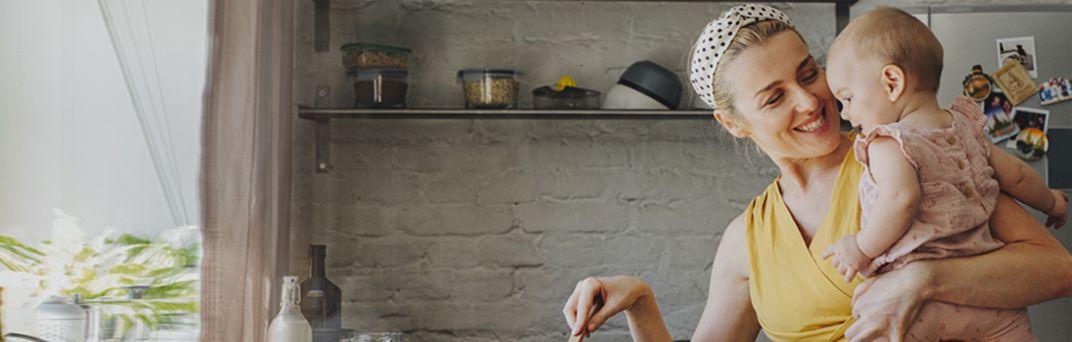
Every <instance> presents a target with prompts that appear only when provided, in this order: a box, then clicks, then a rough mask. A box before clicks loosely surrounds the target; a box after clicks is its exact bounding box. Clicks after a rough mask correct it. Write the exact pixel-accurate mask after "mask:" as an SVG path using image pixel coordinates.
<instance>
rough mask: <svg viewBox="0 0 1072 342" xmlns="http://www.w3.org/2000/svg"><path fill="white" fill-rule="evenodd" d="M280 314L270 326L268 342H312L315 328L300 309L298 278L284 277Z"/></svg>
mask: <svg viewBox="0 0 1072 342" xmlns="http://www.w3.org/2000/svg"><path fill="white" fill-rule="evenodd" d="M282 292H283V293H282V298H283V299H282V300H281V301H280V302H279V306H281V308H280V309H279V314H278V315H275V318H274V319H272V324H270V325H268V342H312V341H313V328H312V327H311V326H309V321H306V320H305V316H302V313H301V308H300V307H298V300H299V299H300V298H301V297H299V296H298V293H299V291H298V277H295V276H285V277H283V291H282Z"/></svg>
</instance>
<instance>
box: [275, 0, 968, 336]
mask: <svg viewBox="0 0 1072 342" xmlns="http://www.w3.org/2000/svg"><path fill="white" fill-rule="evenodd" d="M895 2H896V1H895ZM979 2H980V3H985V2H984V1H979ZM889 3H890V1H871V0H868V1H865V2H864V4H863V6H873V5H874V4H889ZM904 3H906V4H910V5H922V4H930V3H932V2H926V1H922V2H921V1H905V2H904ZM939 3H943V4H944V3H946V2H939ZM331 5H332V14H331V35H332V36H331V46H332V51H329V52H326V53H316V52H314V51H313V48H312V45H313V43H312V42H313V35H312V34H313V29H312V28H313V22H312V18H313V10H312V1H299V6H300V11H299V16H298V18H296V19H297V22H298V30H299V32H298V36H299V37H298V39H299V42H298V43H299V44H298V49H297V50H296V51H295V54H296V56H297V58H296V61H297V66H296V74H295V75H296V83H295V93H296V94H298V97H299V98H298V103H301V104H304V105H317V106H347V105H349V104H352V103H353V95H352V92H351V88H350V85H349V84H348V82H347V78H346V76H345V74H344V72H343V70H342V66H341V63H340V58H341V55H340V53H339V52H338V51H337V48H338V46H340V45H342V44H344V43H347V42H353V41H366V42H378V43H386V44H396V45H402V46H408V47H410V48H413V49H414V51H415V59H414V62H415V63H414V65H413V67H412V68H411V77H410V80H411V86H410V97H409V101H408V103H409V105H410V106H411V107H461V106H462V99H461V96H460V95H461V90H460V86H459V85H458V84H457V83H456V81H455V72H456V71H457V70H458V69H463V68H474V67H477V68H479V67H505V68H514V69H518V70H523V71H525V72H526V75H525V76H524V77H522V78H521V79H520V81H521V94H522V96H521V107H522V108H528V107H530V106H531V96H529V95H527V94H529V91H530V90H531V89H533V88H535V87H537V86H540V85H545V84H549V83H552V82H554V81H555V80H556V79H557V78H558V77H559V76H561V75H563V74H569V75H571V76H573V77H574V78H575V79H576V80H577V81H578V83H579V85H580V86H582V87H587V88H592V89H597V90H602V91H605V90H607V89H609V87H610V86H611V85H613V84H614V82H615V81H616V79H617V77H618V76H619V75H620V73H621V72H622V71H623V70H624V69H625V68H626V67H628V66H629V65H630V64H631V63H633V62H634V61H637V60H643V59H648V60H652V61H655V62H657V63H660V64H662V65H664V66H666V67H668V68H671V69H673V70H675V71H677V72H678V73H679V74H680V75H681V76H682V79H683V80H684V79H686V78H685V74H684V73H683V70H684V61H685V55H686V53H687V50H688V48H689V46H690V44H691V43H692V39H694V37H695V35H696V34H697V33H698V32H699V30H700V29H701V28H702V27H703V25H704V24H706V22H707V21H708V20H710V19H712V18H713V17H715V16H716V15H717V14H718V13H720V12H721V11H723V10H725V9H727V8H729V7H730V6H731V5H732V4H704V3H614V2H591V1H590V2H581V1H574V2H569V1H530V2H525V1H465V0H452V1H446V0H434V1H433V0H402V1H332V2H331ZM777 6H779V7H780V8H783V9H784V10H786V11H787V12H788V13H789V15H790V17H792V18H793V19H794V20H795V22H796V23H797V24H798V26H800V28H801V31H802V33H803V34H804V35H805V37H806V39H807V40H808V42H809V43H810V44H811V49H812V52H813V54H814V55H816V56H817V57H818V58H819V59H820V60H822V59H824V56H825V47H826V46H827V45H828V44H829V42H830V41H831V40H832V38H833V34H834V16H833V6H832V5H826V4H779V5H777ZM854 13H855V11H854ZM317 86H328V87H330V89H331V92H330V93H329V95H328V96H326V97H323V98H316V96H315V89H316V87H317ZM688 99H689V98H685V99H683V102H685V100H688ZM296 125H297V126H296V130H295V132H296V135H295V138H294V144H295V145H294V146H295V156H296V158H295V177H294V194H293V196H294V197H293V198H294V215H293V217H294V222H293V224H294V228H295V231H297V232H298V233H297V234H296V235H295V239H294V242H293V243H292V250H294V251H295V252H294V253H293V254H292V265H293V268H294V271H295V272H297V273H299V274H304V273H305V272H307V271H306V268H305V267H306V265H305V255H304V251H305V249H304V245H305V244H307V243H309V242H315V243H326V244H328V245H329V248H328V255H329V265H328V266H329V267H328V275H329V277H330V278H332V279H334V280H335V282H336V283H338V284H339V285H340V287H342V288H343V294H344V304H343V308H344V325H345V326H346V327H348V328H354V329H359V330H401V331H406V332H408V333H410V337H411V338H412V339H411V340H413V341H500V340H520V341H547V340H564V339H565V336H566V327H565V323H564V320H563V318H562V315H561V313H560V309H561V307H562V304H563V301H564V300H565V299H566V296H567V295H568V294H569V293H570V292H571V291H572V288H573V285H574V283H575V282H577V281H578V280H581V279H583V278H584V277H586V276H593V275H613V274H627V275H635V276H639V277H641V278H643V279H644V280H646V281H648V282H649V283H651V284H652V285H653V287H654V289H655V292H656V296H657V297H658V300H659V303H660V306H661V309H662V312H663V315H664V318H665V319H666V322H667V324H668V325H669V326H670V329H671V333H672V334H673V336H674V337H675V338H676V339H686V338H688V337H689V336H690V335H691V332H692V330H693V329H694V328H695V324H696V322H697V321H698V320H699V316H700V312H701V310H702V305H703V303H704V300H705V298H706V296H707V294H706V291H707V290H706V288H707V281H708V277H709V274H710V269H709V267H710V263H711V259H712V258H713V256H714V253H715V247H716V244H717V242H718V240H719V239H720V236H721V233H722V230H723V229H724V227H725V225H726V224H727V223H728V222H729V221H730V220H731V219H732V218H733V217H735V216H736V215H737V214H738V213H740V212H741V210H743V208H744V206H745V205H746V204H747V202H748V201H749V200H750V199H751V197H752V196H754V195H755V194H757V193H758V192H759V191H761V190H762V189H763V187H764V186H765V185H766V184H768V183H769V182H770V181H771V180H772V179H773V177H774V176H775V175H776V170H775V169H773V166H772V165H771V164H770V163H769V161H767V160H766V158H765V157H763V156H761V155H760V154H758V153H756V152H753V151H750V148H749V147H747V146H746V145H744V144H738V143H736V142H734V141H733V139H732V138H730V137H728V136H727V135H725V133H722V132H721V129H720V128H718V127H716V126H715V125H714V124H713V123H712V122H710V121H705V120H689V121H624V120H617V121H575V120H561V121H533V120H345V121H337V123H336V124H335V125H334V127H333V137H334V140H333V142H332V158H333V161H334V163H335V169H334V171H333V172H331V173H328V174H318V173H316V172H315V171H314V169H313V165H314V156H313V146H314V145H313V142H312V135H313V134H312V133H313V130H312V124H311V123H309V122H307V121H304V120H298V121H297V122H296ZM627 336H628V330H627V327H626V326H625V321H624V319H622V318H618V319H616V320H613V321H611V322H610V324H609V326H608V328H607V330H606V331H604V332H602V333H600V334H598V335H596V336H594V340H596V341H620V340H626V339H628V337H627Z"/></svg>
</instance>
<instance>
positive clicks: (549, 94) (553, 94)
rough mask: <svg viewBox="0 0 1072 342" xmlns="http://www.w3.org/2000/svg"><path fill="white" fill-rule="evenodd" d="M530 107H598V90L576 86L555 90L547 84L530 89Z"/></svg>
mask: <svg viewBox="0 0 1072 342" xmlns="http://www.w3.org/2000/svg"><path fill="white" fill-rule="evenodd" d="M532 108H536V109H599V92H598V91H595V90H588V89H584V88H577V87H565V88H564V89H562V91H556V90H555V89H554V88H552V87H549V86H543V87H539V88H536V89H533V90H532Z"/></svg>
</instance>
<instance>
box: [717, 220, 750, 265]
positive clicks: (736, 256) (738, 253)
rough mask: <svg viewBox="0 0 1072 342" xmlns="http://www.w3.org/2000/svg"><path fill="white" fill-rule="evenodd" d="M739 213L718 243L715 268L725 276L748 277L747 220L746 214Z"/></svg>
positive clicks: (727, 226)
mask: <svg viewBox="0 0 1072 342" xmlns="http://www.w3.org/2000/svg"><path fill="white" fill-rule="evenodd" d="M746 214H747V213H741V214H740V215H737V217H736V218H734V219H733V221H730V223H729V224H728V225H726V230H725V231H723V232H722V241H720V242H719V243H718V251H717V252H716V253H715V260H714V266H713V269H714V270H719V271H721V272H723V275H724V276H731V277H733V278H738V279H748V243H747V240H746V235H745V234H746V230H747V228H748V227H747V222H746V220H745V215H746Z"/></svg>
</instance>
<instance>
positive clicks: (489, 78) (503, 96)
mask: <svg viewBox="0 0 1072 342" xmlns="http://www.w3.org/2000/svg"><path fill="white" fill-rule="evenodd" d="M519 74H520V73H518V72H517V71H514V70H508V69H467V70H462V71H458V79H460V80H461V82H462V92H463V94H464V95H465V108H496V109H505V108H517V90H518V85H517V79H515V77H514V76H516V75H519Z"/></svg>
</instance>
